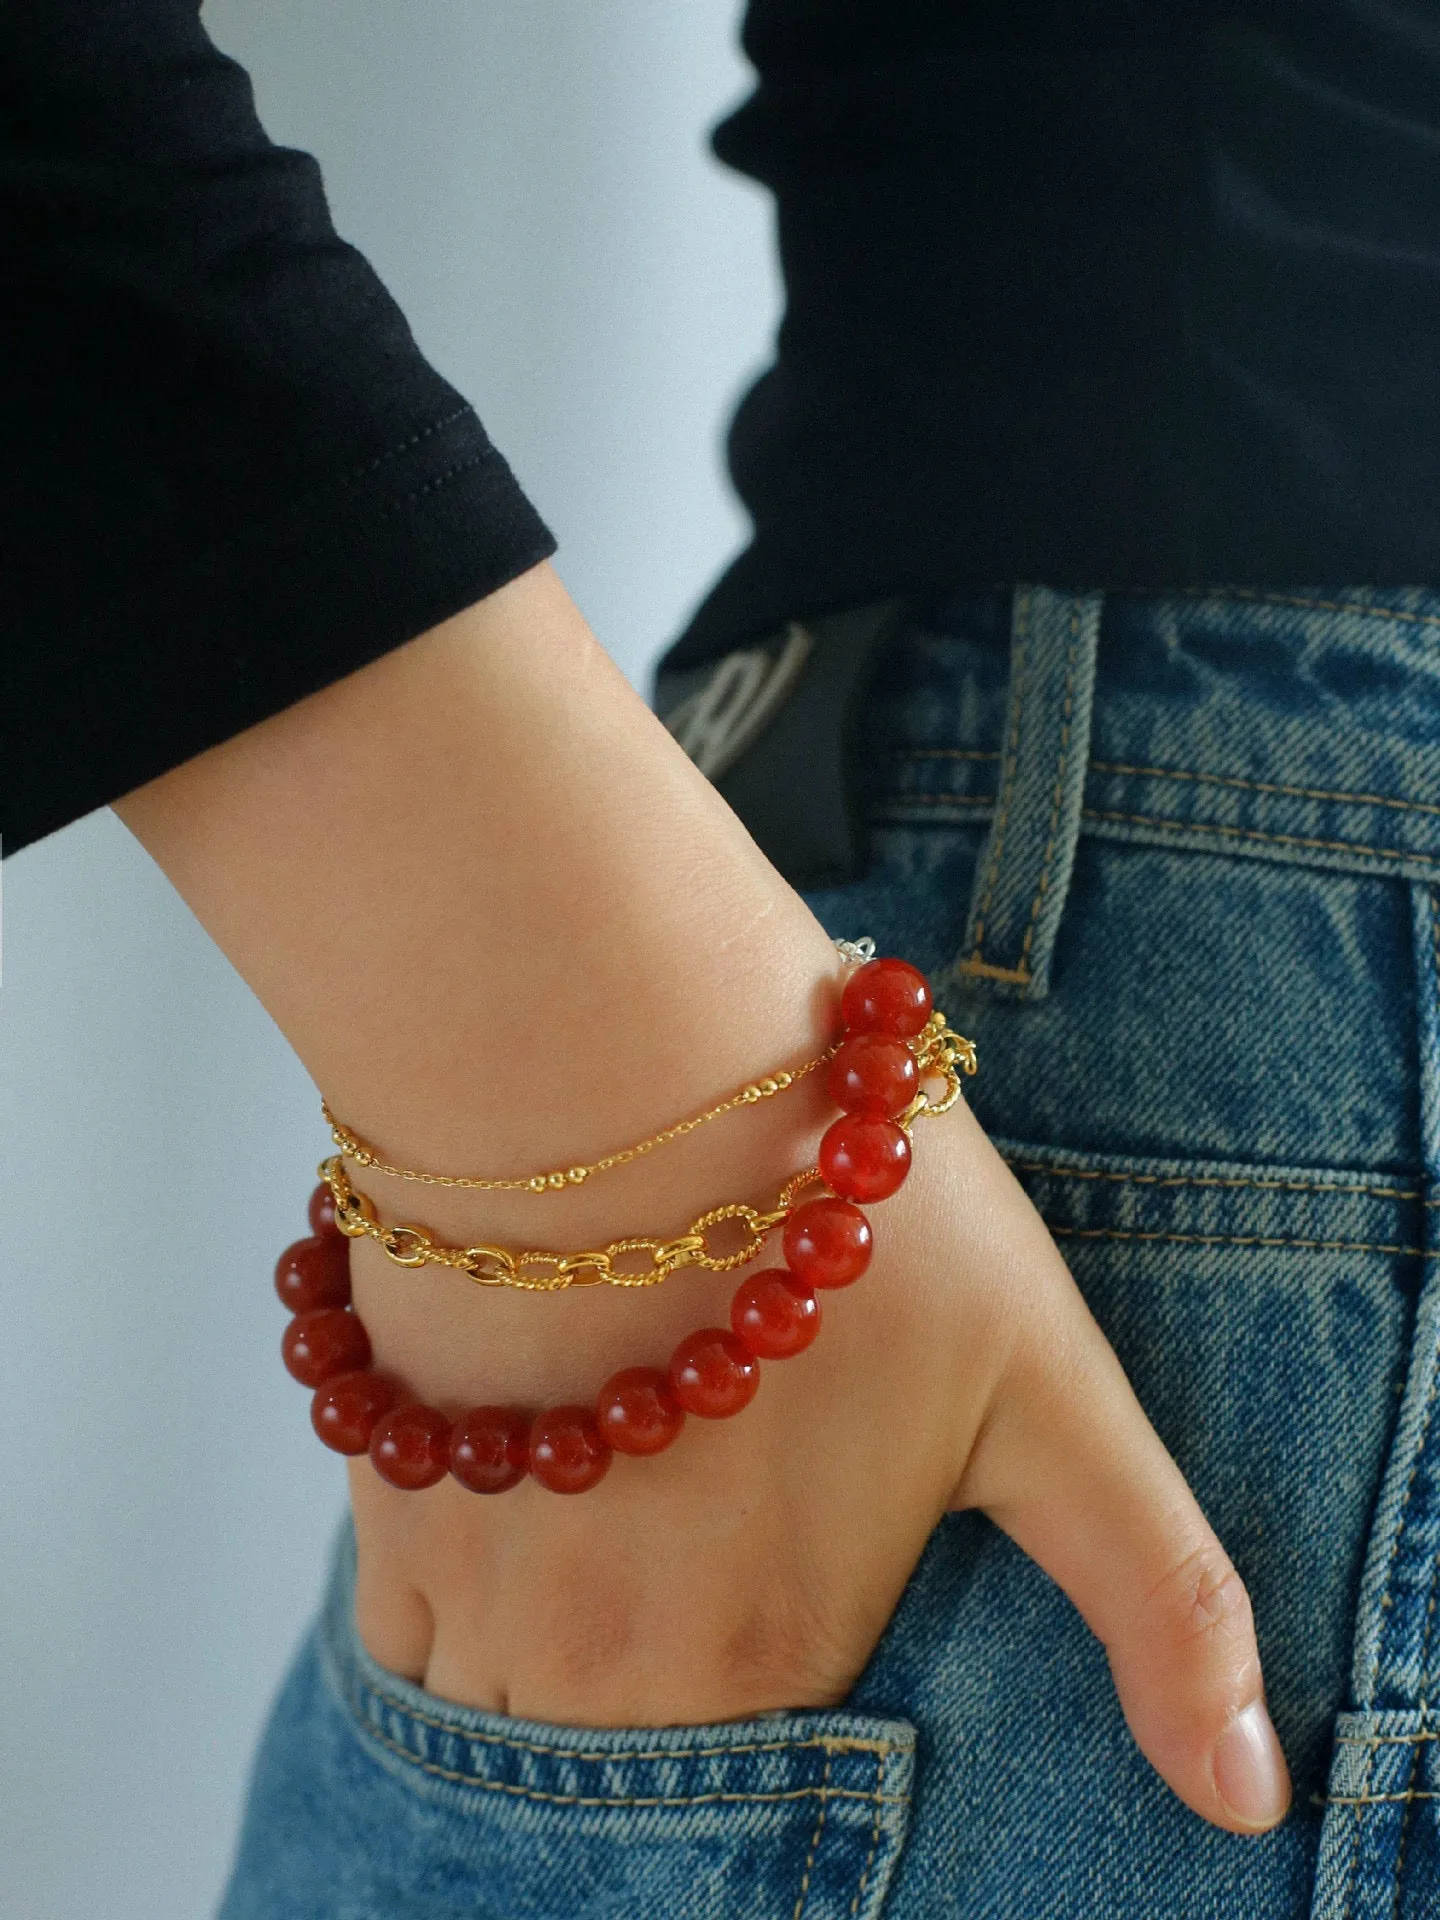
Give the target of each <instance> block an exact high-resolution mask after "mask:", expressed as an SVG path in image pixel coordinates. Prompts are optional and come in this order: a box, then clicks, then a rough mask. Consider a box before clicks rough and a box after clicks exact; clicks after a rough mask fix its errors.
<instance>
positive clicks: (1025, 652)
mask: <svg viewBox="0 0 1440 1920" xmlns="http://www.w3.org/2000/svg"><path fill="white" fill-rule="evenodd" d="M1029 630H1030V595H1029V593H1028V592H1027V590H1026V589H1025V588H1023V587H1022V588H1020V589H1019V591H1018V594H1017V598H1016V607H1015V648H1014V659H1013V664H1012V669H1011V670H1012V672H1013V673H1014V675H1015V711H1014V713H1013V715H1012V716H1011V721H1010V738H1009V739H1008V740H1007V742H1006V743H1005V764H1004V767H1003V769H1002V770H1001V774H1000V787H1001V793H1002V795H1003V797H1002V799H1001V802H1000V810H999V812H998V813H997V814H996V816H995V823H994V826H993V828H992V833H993V840H992V845H991V851H990V861H989V866H988V870H987V872H986V877H985V891H984V894H983V895H982V897H981V900H980V905H979V907H978V909H977V910H976V914H975V944H974V946H973V948H972V949H971V952H970V958H969V961H968V962H967V963H966V964H968V965H970V966H974V965H976V964H977V963H980V964H983V961H984V954H983V951H982V950H983V948H984V945H985V916H986V915H987V914H988V913H989V911H990V901H991V899H992V897H993V896H994V892H995V885H996V882H997V881H998V879H999V877H1000V856H1001V854H1002V853H1003V851H1004V847H1005V827H1006V823H1007V821H1008V818H1009V813H1010V808H1011V806H1012V804H1013V802H1014V798H1015V769H1016V767H1017V765H1018V764H1019V758H1020V721H1021V716H1022V715H1023V713H1024V709H1025V700H1026V686H1025V676H1026V674H1027V673H1028V672H1029V668H1030V652H1029V647H1028V645H1027V641H1028V637H1029ZM1007 783H1008V784H1007Z"/></svg>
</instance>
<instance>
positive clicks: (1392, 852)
mask: <svg viewBox="0 0 1440 1920" xmlns="http://www.w3.org/2000/svg"><path fill="white" fill-rule="evenodd" d="M917 797H918V796H917ZM1083 817H1084V818H1085V819H1086V820H1124V821H1128V822H1129V823H1130V824H1131V825H1132V826H1137V827H1155V828H1161V829H1167V830H1173V831H1175V832H1177V833H1219V834H1224V835H1226V836H1228V837H1229V838H1230V839H1232V840H1267V841H1272V842H1274V844H1275V845H1277V846H1284V847H1318V848H1319V849H1321V851H1323V852H1326V853H1356V854H1364V855H1365V856H1366V857H1367V858H1374V859H1376V860H1413V861H1415V862H1417V863H1418V864H1419V865H1420V866H1422V867H1440V858H1437V856H1436V855H1434V854H1430V853H1412V852H1410V850H1409V849H1408V848H1406V847H1375V846H1367V845H1365V844H1364V843H1363V842H1360V841H1356V840H1321V839H1317V838H1316V837H1315V836H1314V835H1312V834H1306V833H1266V832H1265V831H1264V830H1263V829H1262V828H1260V827H1226V826H1221V825H1219V824H1218V823H1217V822H1214V821H1200V820H1165V819H1162V818H1161V816H1160V815H1158V814H1153V813H1118V812H1112V811H1109V810H1106V809H1104V808H1100V807H1086V808H1084V809H1083Z"/></svg>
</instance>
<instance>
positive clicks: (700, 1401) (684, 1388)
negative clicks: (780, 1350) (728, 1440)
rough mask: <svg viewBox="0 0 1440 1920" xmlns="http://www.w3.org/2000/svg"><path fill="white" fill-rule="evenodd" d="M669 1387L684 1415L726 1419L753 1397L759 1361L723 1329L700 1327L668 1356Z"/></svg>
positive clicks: (758, 1372)
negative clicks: (683, 1410)
mask: <svg viewBox="0 0 1440 1920" xmlns="http://www.w3.org/2000/svg"><path fill="white" fill-rule="evenodd" d="M670 1385H671V1386H672V1387H673V1388H674V1390H675V1398H676V1399H677V1400H678V1401H679V1402H680V1404H681V1406H682V1407H684V1409H685V1411H686V1412H687V1413H698V1414H699V1415H700V1416H701V1418H702V1419H705V1420H726V1419H728V1418H729V1416H730V1415H731V1414H732V1413H739V1411H740V1409H741V1408H742V1407H748V1406H749V1404H750V1402H751V1401H752V1400H753V1399H754V1398H755V1390H756V1388H757V1387H758V1386H759V1385H760V1362H759V1361H758V1360H757V1359H756V1358H755V1356H754V1354H753V1353H751V1351H750V1349H749V1348H748V1347H747V1346H745V1345H744V1344H743V1343H742V1342H741V1341H740V1340H739V1339H737V1338H736V1336H735V1335H734V1334H733V1333H730V1332H728V1331H727V1330H726V1329H725V1328H724V1327H701V1329H700V1331H699V1332H698V1333H692V1334H687V1336H686V1337H685V1339H683V1340H682V1341H681V1342H680V1344H679V1346H678V1347H676V1349H675V1351H674V1353H672V1354H671V1356H670Z"/></svg>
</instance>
